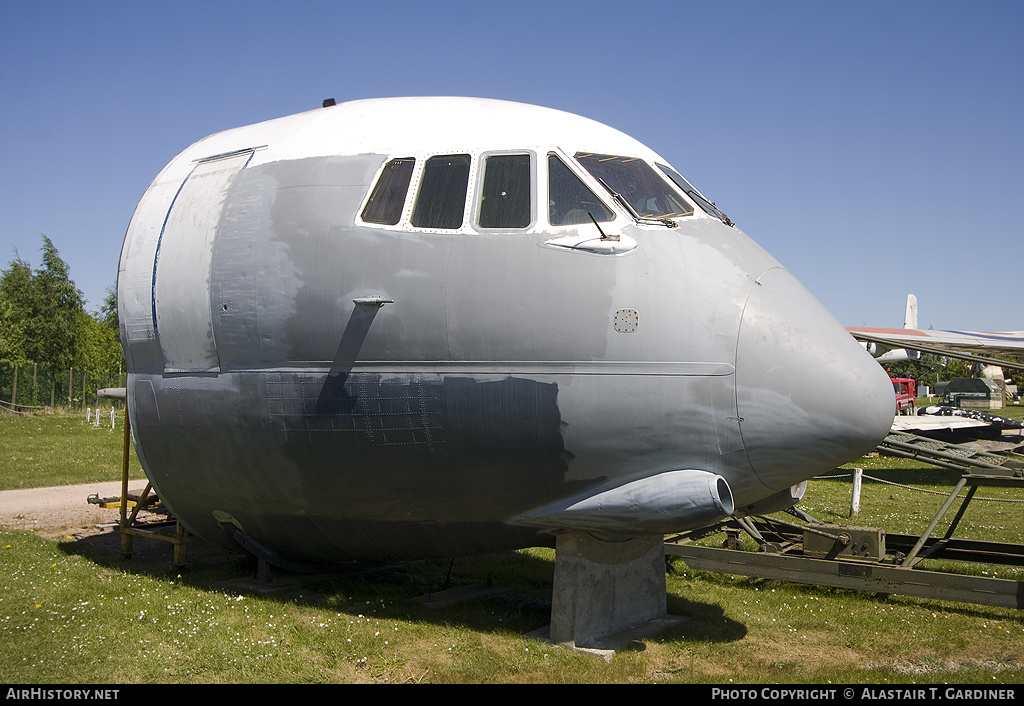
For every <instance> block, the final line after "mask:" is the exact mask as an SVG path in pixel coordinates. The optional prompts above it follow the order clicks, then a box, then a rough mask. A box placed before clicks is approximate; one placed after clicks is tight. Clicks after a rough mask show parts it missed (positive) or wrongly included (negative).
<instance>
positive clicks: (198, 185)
mask: <svg viewBox="0 0 1024 706" xmlns="http://www.w3.org/2000/svg"><path fill="white" fill-rule="evenodd" d="M251 156H252V152H249V151H245V152H242V153H241V154H236V155H232V156H230V157H225V158H223V159H216V160H210V161H205V162H200V163H199V164H197V165H196V167H195V169H194V170H193V171H192V173H191V174H190V175H189V177H188V179H186V180H185V183H184V184H183V185H182V187H181V189H180V190H179V191H178V194H177V196H176V197H175V199H174V204H173V205H172V206H171V209H170V212H169V213H168V214H167V220H166V223H165V224H164V227H163V232H162V233H161V235H160V242H159V245H158V247H157V251H156V266H155V273H154V282H153V310H154V312H155V316H156V330H157V335H158V337H159V339H160V349H161V351H162V353H163V356H164V370H165V371H166V372H170V373H178V372H214V371H217V370H219V369H220V363H219V361H218V359H217V347H216V343H215V341H214V337H213V315H212V313H211V311H210V265H211V263H212V261H213V242H214V237H215V236H216V233H217V227H218V224H219V221H220V213H221V210H222V209H223V206H224V199H225V197H226V196H227V192H228V188H229V187H230V185H231V182H232V180H233V179H234V177H235V175H236V174H237V173H238V172H239V170H241V169H242V167H244V166H245V163H246V162H247V161H248V160H249V157H251Z"/></svg>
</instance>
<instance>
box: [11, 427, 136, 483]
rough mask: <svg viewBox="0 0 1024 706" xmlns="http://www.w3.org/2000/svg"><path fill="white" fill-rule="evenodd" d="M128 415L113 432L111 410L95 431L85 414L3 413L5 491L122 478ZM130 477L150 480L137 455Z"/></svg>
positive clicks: (130, 456) (132, 461)
mask: <svg viewBox="0 0 1024 706" xmlns="http://www.w3.org/2000/svg"><path fill="white" fill-rule="evenodd" d="M123 446H124V416H123V415H118V416H116V417H115V423H114V429H111V428H110V415H109V408H108V412H107V414H106V415H105V416H101V418H100V426H98V427H95V426H93V425H92V424H91V423H87V422H86V421H85V413H84V412H81V413H77V412H76V413H55V414H50V415H42V414H40V415H33V416H13V415H2V414H0V490H18V489H22V488H47V487H51V486H57V485H76V484H78V483H92V482H96V481H115V480H120V479H121V459H122V448H123ZM129 458H130V461H131V464H130V466H129V476H130V477H131V478H144V477H145V475H144V474H143V472H142V467H141V465H139V461H138V459H137V458H136V457H135V453H134V451H133V452H131V453H130V454H129Z"/></svg>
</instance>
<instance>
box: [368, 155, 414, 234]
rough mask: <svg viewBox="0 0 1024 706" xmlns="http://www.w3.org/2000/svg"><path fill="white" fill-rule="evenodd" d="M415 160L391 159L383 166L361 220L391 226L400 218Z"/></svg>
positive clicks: (409, 158) (410, 158)
mask: <svg viewBox="0 0 1024 706" xmlns="http://www.w3.org/2000/svg"><path fill="white" fill-rule="evenodd" d="M414 166H416V160H415V159H413V158H412V157H408V158H401V159H392V160H391V161H390V162H388V163H387V164H385V165H384V169H383V170H381V173H380V178H379V179H377V184H376V185H375V186H374V187H373V192H372V193H371V194H370V198H369V200H368V201H367V202H366V206H365V207H364V208H363V213H362V219H363V220H364V221H366V222H367V223H379V224H381V225H385V226H393V225H396V224H397V223H398V221H399V220H400V219H401V218H402V207H403V206H405V196H406V193H408V191H409V181H410V179H412V170H413V167H414Z"/></svg>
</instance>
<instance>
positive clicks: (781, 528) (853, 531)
mask: <svg viewBox="0 0 1024 706" xmlns="http://www.w3.org/2000/svg"><path fill="white" fill-rule="evenodd" d="M908 437H909V438H908ZM879 450H880V451H882V452H884V453H890V454H893V455H898V456H903V457H907V458H915V459H918V460H922V461H926V462H928V463H932V464H934V465H938V466H942V467H946V468H955V469H957V470H961V471H962V472H964V471H966V472H964V473H963V476H962V477H961V479H960V481H959V482H958V483H957V484H956V486H955V487H954V488H953V490H952V491H951V492H950V493H949V495H948V497H947V498H946V500H945V502H944V503H943V504H942V507H941V508H940V509H939V511H938V512H937V513H936V514H935V516H934V518H933V519H932V521H931V523H930V524H929V525H928V527H927V529H926V530H925V531H924V532H923V533H922V534H921V536H920V537H914V536H912V535H886V534H885V533H884V532H881V531H880V530H875V529H874V528H855V527H840V526H835V525H825V524H822V523H819V522H817V521H815V520H814V519H813V518H811V517H809V516H808V515H806V514H804V513H803V512H801V511H799V510H797V509H796V508H790V510H788V512H789V513H790V514H792V515H794V516H796V517H798V518H799V519H801V520H804V521H805V522H807V524H805V525H798V524H793V523H790V522H783V521H780V520H778V519H771V518H766V517H761V518H757V521H756V522H755V521H754V520H753V519H752V518H750V517H744V518H732V519H730V520H726V521H724V522H721V523H719V524H718V525H716V526H715V527H712V528H709V529H706V530H698V531H694V532H688V533H684V534H680V535H677V536H675V537H671V538H667V539H666V542H665V554H666V555H668V556H678V557H681V558H682V559H683V560H684V561H685V562H686V564H687V565H688V566H690V567H691V568H693V569H699V570H703V571H713V572H718V573H729V574H740V575H744V576H756V577H760V578H768V579H777V580H781V581H791V582H795V583H806V584H814V585H821V586H833V587H836V588H846V589H852V590H858V591H872V592H876V593H884V594H899V595H906V596H915V597H919V598H929V599H938V600H945V601H957V602H963V603H973V604H978V605H989V606H998V607H1003V608H1016V609H1022V608H1024V581H1016V580H1012V579H1001V578H996V577H988V576H971V575H965V574H954V573H947V572H942V571H934V570H926V569H923V568H921V562H922V561H923V560H925V559H945V560H951V561H962V562H984V563H989V564H1002V565H1008V566H1024V545H1022V544H1008V543H999V542H984V541H974V540H963V539H956V538H954V537H953V533H954V532H955V530H956V528H957V526H958V525H959V523H960V520H961V519H962V518H963V516H964V513H965V512H966V510H967V507H968V505H969V504H970V502H971V500H972V499H973V498H974V495H975V493H976V491H977V489H978V488H979V487H983V486H992V487H1016V488H1024V464H1022V463H1021V462H1019V461H1015V460H1012V459H1008V458H1007V457H1004V456H996V455H994V454H987V453H982V452H974V451H971V450H969V449H964V448H963V447H957V446H956V445H955V444H945V443H943V442H936V441H934V440H931V439H926V438H923V437H916V436H913V435H910V434H904V433H900V434H898V435H894V434H891V435H890V436H889V437H886V440H885V441H883V442H882V444H881V445H880V446H879ZM971 470H982V471H984V473H972V472H970V471H971ZM965 488H967V489H968V490H967V494H966V495H965V497H964V498H963V501H962V503H961V504H960V507H959V509H958V510H957V512H956V515H955V516H954V518H953V520H952V521H951V522H950V525H949V527H948V529H947V530H946V532H945V534H944V536H942V537H941V538H936V537H933V536H932V535H933V533H934V532H935V529H936V527H937V526H938V524H939V522H940V521H941V520H942V518H943V517H945V515H946V514H947V513H948V512H949V510H950V509H951V508H952V506H953V505H954V503H955V501H956V499H957V497H958V496H959V494H960V492H961V491H963V490H964V489H965ZM722 531H724V532H726V533H727V535H728V538H727V539H726V542H725V546H723V547H722V548H718V547H705V546H698V545H696V544H694V543H693V542H694V541H696V540H698V539H701V538H704V537H707V536H709V535H711V534H714V533H717V532H722ZM740 531H744V532H746V533H747V534H749V535H750V536H751V537H753V538H754V540H755V541H756V542H757V543H758V547H759V549H758V551H757V552H756V553H755V552H747V551H738V550H737V548H736V547H738V546H741V545H740V542H739V539H738V537H739V533H740ZM872 531H875V532H876V533H878V535H879V537H880V541H881V544H882V547H881V549H880V551H879V553H878V554H877V555H876V556H875V557H874V558H871V557H869V556H868V554H870V553H871V552H865V551H861V552H857V551H851V547H855V546H857V545H860V546H861V547H862V548H863V547H864V546H866V545H868V544H870V543H871V542H872V541H875V540H874V539H873V538H872V537H871V532H872ZM766 537H769V538H771V539H772V540H775V541H769V540H768V539H766ZM821 537H824V538H825V539H826V540H831V545H830V546H829V550H828V551H825V552H820V551H819V552H817V555H816V556H810V555H809V554H808V551H807V545H808V540H809V539H811V540H812V542H814V543H817V544H819V545H820V538H821ZM826 544H827V542H826Z"/></svg>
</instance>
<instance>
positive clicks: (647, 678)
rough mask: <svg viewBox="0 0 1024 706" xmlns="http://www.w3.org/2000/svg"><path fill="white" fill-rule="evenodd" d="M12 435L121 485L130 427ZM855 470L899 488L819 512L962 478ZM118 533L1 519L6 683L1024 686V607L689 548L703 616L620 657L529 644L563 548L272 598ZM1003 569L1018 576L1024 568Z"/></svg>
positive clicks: (819, 491) (363, 575) (906, 502)
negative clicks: (864, 583) (436, 605)
mask: <svg viewBox="0 0 1024 706" xmlns="http://www.w3.org/2000/svg"><path fill="white" fill-rule="evenodd" d="M0 439H2V442H3V443H2V449H3V450H2V451H0V483H3V484H4V486H5V487H25V486H31V485H36V486H42V485H54V484H61V483H73V482H86V481H90V480H98V479H107V480H114V479H117V478H118V477H119V473H120V443H121V432H120V430H116V431H114V432H110V431H109V430H97V429H92V428H91V427H86V424H85V421H84V419H76V418H74V417H64V418H59V417H58V418H52V417H51V418H32V419H27V420H26V419H16V420H13V421H12V420H11V419H10V418H7V419H0ZM12 440H14V443H13V444H12V443H11V441H12ZM51 446H52V447H54V448H55V449H62V450H61V451H55V450H51V448H50V447H51ZM68 456H72V457H73V458H67V457H68ZM51 465H52V466H56V467H57V468H56V469H54V468H48V466H51ZM854 465H855V466H858V467H862V468H865V469H866V473H867V474H868V475H869V476H877V477H881V478H884V479H886V480H889V481H891V482H893V483H899V484H900V485H887V484H882V483H878V482H875V481H867V482H866V483H865V487H864V495H863V500H862V510H861V514H860V515H859V516H858V517H857V518H856V519H854V520H850V518H849V517H848V514H849V493H850V484H849V482H848V481H836V480H822V481H812V482H811V483H810V484H809V489H808V493H807V497H806V500H805V503H804V505H805V507H806V508H807V510H808V512H810V513H811V514H812V515H815V516H816V517H818V519H822V520H824V521H835V522H847V523H850V524H857V525H865V526H871V525H873V526H880V527H883V528H885V529H886V530H887V531H889V532H920V531H921V530H923V528H924V527H925V526H926V525H927V523H928V521H929V520H930V519H931V516H932V515H933V514H934V512H935V510H936V509H937V508H938V507H939V506H940V505H941V502H942V496H940V495H931V494H927V493H922V492H921V490H915V489H912V488H908V487H904V486H913V487H914V488H921V489H922V490H932V491H935V492H948V491H949V490H950V488H951V485H952V482H953V481H955V479H956V474H955V473H952V472H948V471H943V470H940V469H934V468H930V467H926V466H924V465H923V464H921V463H919V462H907V461H902V460H897V459H887V458H865V459H861V460H859V461H858V462H857V463H855V464H851V467H852V466H854ZM97 476H98V477H97ZM1002 494H1005V497H1006V498H1008V499H1013V493H1012V492H1008V491H1005V490H1002V489H989V488H985V489H982V491H979V495H983V496H997V495H1000V496H1002ZM1017 499H1019V498H1017ZM1021 516H1022V513H1021V510H1020V505H1011V504H1008V503H996V502H979V501H977V500H976V501H975V502H974V503H972V505H971V508H970V510H969V511H968V515H967V517H966V518H965V520H964V523H963V531H962V532H958V533H957V536H971V535H974V536H976V537H977V538H985V539H997V538H998V539H1000V540H1001V541H1014V542H1020V536H1019V529H1020V525H1021V522H1020V519H1021ZM941 529H942V528H940V530H941ZM102 539H103V538H97V537H93V538H86V539H78V540H71V539H66V540H63V541H51V540H46V539H44V538H41V537H38V536H36V535H34V534H33V533H30V532H21V531H13V530H7V529H3V530H0V566H2V574H0V576H2V577H0V681H2V682H6V683H68V684H70V683H83V684H84V683H103V684H118V683H244V682H256V683H274V682H288V683H296V682H299V683H320V682H330V683H339V682H344V683H355V682H424V683H427V682H429V683H465V682H485V683H495V682H501V683H624V682H645V683H649V682H700V683H728V682H729V680H733V681H734V683H785V682H798V683H806V682H828V681H831V682H833V683H892V682H914V683H922V682H927V683H940V682H950V683H972V684H997V683H1004V684H1005V683H1015V684H1016V683H1021V682H1022V681H1024V611H1019V610H1011V609H1000V608H990V607H985V606H975V605H968V604H957V603H950V602H943V601H929V600H923V599H914V598H907V597H901V596H895V595H891V596H882V595H872V594H865V593H858V592H853V591H846V590H840V589H831V588H823V587H817V586H804V585H799V584H788V583H784V582H778V581H768V580H764V579H755V578H747V577H741V576H732V575H720V574H713V573H707V572H700V571H693V570H690V569H688V568H687V567H686V566H685V564H684V563H682V562H681V561H679V560H676V561H674V562H673V567H674V571H673V572H670V574H669V576H668V601H669V603H668V605H669V610H670V612H671V613H673V614H675V615H680V616H685V617H686V618H687V620H686V621H685V622H684V623H683V624H682V625H681V626H680V627H678V628H676V629H674V630H673V631H672V632H670V633H667V634H665V635H663V636H662V637H661V638H658V639H654V640H649V641H647V642H646V643H645V645H644V646H643V647H642V648H638V649H627V650H623V651H620V652H619V653H617V654H616V655H615V657H614V658H613V659H612V660H611V662H610V663H606V662H604V661H603V660H601V659H598V658H596V657H594V656H591V655H586V654H579V653H575V652H571V651H568V650H565V649H561V648H556V647H552V646H549V645H547V644H545V643H542V642H539V641H536V640H532V639H530V638H528V637H526V636H525V635H526V634H527V633H528V632H530V631H532V630H535V629H538V628H541V627H543V626H545V625H546V624H547V622H548V619H549V606H548V602H549V601H550V592H551V581H552V577H553V561H552V560H553V555H552V552H551V551H550V550H542V549H536V550H525V551H520V552H511V553H508V554H501V555H491V556H483V557H474V558H471V559H460V560H458V561H457V562H455V565H454V570H453V573H452V582H453V583H454V584H455V585H465V584H470V583H475V582H481V581H486V580H488V579H491V580H493V582H494V583H495V584H496V585H499V586H504V587H507V588H508V589H509V592H508V593H505V594H498V595H493V596H490V597H483V598H478V599H474V600H470V601H466V602H464V603H460V604H457V605H455V606H453V607H449V608H445V609H432V608H428V607H425V606H423V605H422V604H421V603H420V602H418V601H417V600H416V599H417V597H420V596H423V595H424V594H427V593H433V592H436V591H438V590H440V589H441V588H442V586H443V583H444V580H445V576H446V575H447V572H448V569H449V566H448V563H447V562H441V561H436V562H432V561H422V562H409V563H395V564H391V565H387V566H379V567H371V566H360V567H356V568H353V569H352V570H351V571H349V572H345V573H338V574H332V575H319V576H308V575H301V576H300V575H288V574H283V573H280V572H276V573H275V576H276V577H277V578H279V579H287V580H288V583H287V585H286V586H285V587H284V589H283V590H281V591H280V592H277V593H274V594H269V595H260V594H258V593H256V592H253V591H250V590H248V589H246V588H241V587H239V586H238V585H237V584H234V583H232V582H231V580H232V579H237V578H238V577H247V576H249V575H251V574H252V573H253V571H254V565H253V564H251V563H250V562H249V561H248V560H246V559H242V558H235V557H233V556H231V555H225V554H219V553H204V552H202V551H193V550H191V549H190V555H189V556H190V560H191V563H190V566H189V567H188V569H187V570H184V571H177V570H173V569H171V568H170V565H169V560H170V549H169V548H166V549H163V548H162V547H160V548H158V549H156V550H154V551H157V552H159V551H161V550H163V551H164V552H165V553H166V557H167V563H161V562H156V563H146V562H141V561H137V560H132V561H125V560H123V559H121V558H120V557H119V556H118V555H117V553H116V551H113V550H112V549H111V548H110V546H109V541H108V542H107V544H104V543H103V541H101V540H102ZM108 539H109V538H108ZM146 541H147V540H141V539H137V540H136V542H137V546H138V545H139V544H141V543H144V542H146ZM151 544H152V543H151ZM133 562H135V563H133ZM998 571H999V572H1000V575H1001V576H1010V575H1014V576H1016V577H1017V578H1020V570H1016V569H1005V568H1004V567H1001V568H999V569H998ZM1004 572H1005V573H1004Z"/></svg>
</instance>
